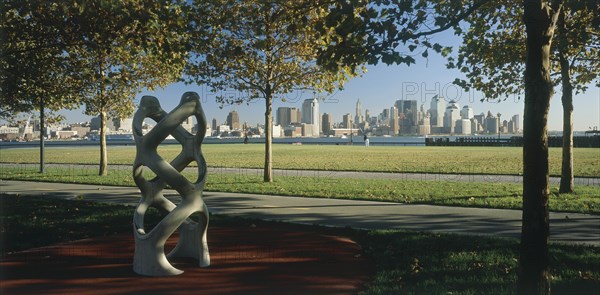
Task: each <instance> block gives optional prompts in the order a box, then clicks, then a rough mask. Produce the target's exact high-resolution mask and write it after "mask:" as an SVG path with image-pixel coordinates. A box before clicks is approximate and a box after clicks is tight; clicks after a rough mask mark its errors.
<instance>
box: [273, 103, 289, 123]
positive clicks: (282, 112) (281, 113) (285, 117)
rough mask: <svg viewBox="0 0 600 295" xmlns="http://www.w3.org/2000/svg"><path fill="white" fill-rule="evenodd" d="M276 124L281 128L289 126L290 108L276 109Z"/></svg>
mask: <svg viewBox="0 0 600 295" xmlns="http://www.w3.org/2000/svg"><path fill="white" fill-rule="evenodd" d="M276 117H277V124H279V125H280V126H282V127H285V126H287V125H290V108H288V107H279V108H277V115H276Z"/></svg>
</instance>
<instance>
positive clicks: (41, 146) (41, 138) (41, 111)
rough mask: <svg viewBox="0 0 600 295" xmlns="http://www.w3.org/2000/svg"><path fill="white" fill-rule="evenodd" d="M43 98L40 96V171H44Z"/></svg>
mask: <svg viewBox="0 0 600 295" xmlns="http://www.w3.org/2000/svg"><path fill="white" fill-rule="evenodd" d="M44 112H45V110H44V98H43V97H40V173H42V174H43V173H44V172H45V171H46V169H45V166H46V164H45V163H44V150H45V146H44V145H45V141H46V122H45V121H46V116H45V114H44Z"/></svg>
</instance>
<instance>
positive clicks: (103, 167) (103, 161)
mask: <svg viewBox="0 0 600 295" xmlns="http://www.w3.org/2000/svg"><path fill="white" fill-rule="evenodd" d="M106 119H107V116H106V112H100V170H99V172H98V175H100V176H106V175H108V154H107V151H106Z"/></svg>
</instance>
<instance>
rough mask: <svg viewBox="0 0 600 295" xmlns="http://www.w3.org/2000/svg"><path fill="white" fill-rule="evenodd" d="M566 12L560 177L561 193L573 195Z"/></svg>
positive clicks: (561, 26)
mask: <svg viewBox="0 0 600 295" xmlns="http://www.w3.org/2000/svg"><path fill="white" fill-rule="evenodd" d="M564 18H565V15H564V10H563V11H562V12H561V14H560V16H559V20H558V33H557V34H558V57H559V60H560V75H561V83H562V97H561V100H562V106H563V142H562V171H561V177H560V188H559V193H561V194H564V193H572V192H574V191H575V183H574V180H573V85H572V84H571V73H570V70H571V68H570V66H569V60H567V58H566V56H565V52H566V50H567V37H566V31H565V30H566V27H565V20H564Z"/></svg>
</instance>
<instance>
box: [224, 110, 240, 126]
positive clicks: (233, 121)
mask: <svg viewBox="0 0 600 295" xmlns="http://www.w3.org/2000/svg"><path fill="white" fill-rule="evenodd" d="M227 125H228V126H229V128H230V129H231V130H239V129H240V116H239V115H238V112H236V111H231V112H229V115H227Z"/></svg>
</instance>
